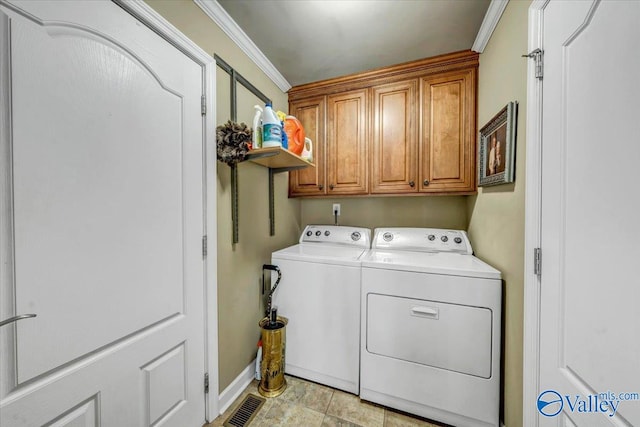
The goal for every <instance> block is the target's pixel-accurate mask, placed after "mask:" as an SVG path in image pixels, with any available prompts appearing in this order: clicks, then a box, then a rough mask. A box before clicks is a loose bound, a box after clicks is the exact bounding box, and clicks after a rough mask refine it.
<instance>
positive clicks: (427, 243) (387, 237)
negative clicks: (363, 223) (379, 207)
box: [371, 227, 473, 255]
mask: <svg viewBox="0 0 640 427" xmlns="http://www.w3.org/2000/svg"><path fill="white" fill-rule="evenodd" d="M371 247H372V248H374V249H392V250H400V251H402V250H405V251H419V252H454V253H460V254H467V255H472V254H473V249H472V248H471V242H469V238H468V237H467V233H466V232H465V231H462V230H447V229H442V228H409V227H390V228H376V230H375V235H374V237H373V244H372V245H371Z"/></svg>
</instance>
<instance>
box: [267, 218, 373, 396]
mask: <svg viewBox="0 0 640 427" xmlns="http://www.w3.org/2000/svg"><path fill="white" fill-rule="evenodd" d="M370 245H371V230H370V229H367V228H361V227H347V226H331V225H308V226H307V227H306V228H305V229H304V231H303V232H302V236H301V237H300V242H299V244H297V245H294V246H291V247H288V248H285V249H282V250H279V251H277V252H274V253H273V254H272V257H271V263H272V264H274V265H277V266H278V267H280V271H281V272H282V279H281V281H280V284H279V285H278V288H277V290H276V291H275V293H274V295H273V304H274V306H277V308H278V313H279V314H280V315H282V316H284V317H286V318H287V319H288V320H289V323H288V324H287V330H286V349H285V372H286V373H288V374H291V375H295V376H298V377H301V378H306V379H309V380H311V381H315V382H318V383H321V384H326V385H328V386H331V387H334V388H337V389H340V390H344V391H347V392H350V393H354V394H358V392H359V390H360V274H361V266H360V257H361V256H362V255H363V254H364V253H365V252H366V251H367V250H368V249H369V247H370Z"/></svg>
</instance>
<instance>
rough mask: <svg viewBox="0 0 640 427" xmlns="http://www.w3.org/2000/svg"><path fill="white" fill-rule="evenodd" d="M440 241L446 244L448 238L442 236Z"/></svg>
mask: <svg viewBox="0 0 640 427" xmlns="http://www.w3.org/2000/svg"><path fill="white" fill-rule="evenodd" d="M440 240H442V241H443V242H448V241H449V238H448V237H447V236H442V237H441V238H440Z"/></svg>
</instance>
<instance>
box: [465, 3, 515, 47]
mask: <svg viewBox="0 0 640 427" xmlns="http://www.w3.org/2000/svg"><path fill="white" fill-rule="evenodd" d="M507 3H509V0H491V4H489V8H488V9H487V13H486V14H485V15H484V19H483V20H482V25H480V29H479V30H478V35H477V36H476V40H475V41H474V42H473V46H472V47H471V50H472V51H474V52H478V53H482V52H484V48H485V47H487V43H489V39H490V38H491V35H492V34H493V31H494V30H495V29H496V27H497V26H498V21H500V17H501V16H502V13H503V12H504V10H505V8H506V7H507Z"/></svg>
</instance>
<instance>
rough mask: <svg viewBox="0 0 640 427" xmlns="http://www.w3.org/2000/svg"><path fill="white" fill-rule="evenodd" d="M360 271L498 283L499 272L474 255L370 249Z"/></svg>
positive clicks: (364, 257)
mask: <svg viewBox="0 0 640 427" xmlns="http://www.w3.org/2000/svg"><path fill="white" fill-rule="evenodd" d="M361 261H362V267H363V268H378V269H385V270H399V271H413V272H419V273H431V274H446V275H449V276H464V277H476V278H485V279H500V278H501V274H500V271H498V270H496V269H495V268H493V267H491V266H490V265H489V264H487V263H485V262H484V261H481V260H480V259H478V258H476V257H475V256H473V255H465V254H459V253H450V252H413V251H387V250H383V249H372V250H370V251H369V252H368V253H367V254H366V255H365V256H363V257H362V260H361Z"/></svg>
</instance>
